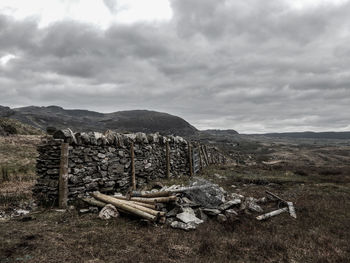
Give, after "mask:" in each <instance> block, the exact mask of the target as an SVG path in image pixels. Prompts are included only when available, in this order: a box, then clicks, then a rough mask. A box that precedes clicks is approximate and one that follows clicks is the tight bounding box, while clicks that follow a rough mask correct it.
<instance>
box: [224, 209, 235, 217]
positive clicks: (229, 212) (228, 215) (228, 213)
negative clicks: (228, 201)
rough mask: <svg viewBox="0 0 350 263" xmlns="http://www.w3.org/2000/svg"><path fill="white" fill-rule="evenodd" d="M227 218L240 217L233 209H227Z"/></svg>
mask: <svg viewBox="0 0 350 263" xmlns="http://www.w3.org/2000/svg"><path fill="white" fill-rule="evenodd" d="M225 215H226V217H232V216H238V213H237V212H236V211H235V210H233V209H227V210H226V211H225Z"/></svg>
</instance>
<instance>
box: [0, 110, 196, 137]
mask: <svg viewBox="0 0 350 263" xmlns="http://www.w3.org/2000/svg"><path fill="white" fill-rule="evenodd" d="M0 117H7V118H10V119H15V120H18V121H20V122H22V123H25V124H28V125H31V126H33V127H35V128H39V129H41V130H46V129H47V128H49V127H55V128H57V129H63V128H72V129H73V130H74V131H101V132H103V131H105V130H108V129H111V130H116V131H120V132H146V133H149V132H160V133H162V134H175V135H182V136H184V135H192V134H195V133H196V132H197V131H198V130H197V129H196V128H195V127H194V126H192V125H191V124H190V123H188V122H187V121H185V120H184V119H182V118H180V117H178V116H174V115H171V114H168V113H163V112H157V111H150V110H128V111H118V112H112V113H100V112H95V111H90V110H82V109H64V108H62V107H60V106H55V105H51V106H27V107H20V108H12V109H11V108H9V107H5V106H0Z"/></svg>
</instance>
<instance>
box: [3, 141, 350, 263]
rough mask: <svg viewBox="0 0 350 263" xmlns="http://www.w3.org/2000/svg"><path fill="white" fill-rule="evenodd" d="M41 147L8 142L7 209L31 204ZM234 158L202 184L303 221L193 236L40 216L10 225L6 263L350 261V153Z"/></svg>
mask: <svg viewBox="0 0 350 263" xmlns="http://www.w3.org/2000/svg"><path fill="white" fill-rule="evenodd" d="M0 138H1V137H0ZM39 141H40V138H39V137H32V136H29V137H28V136H19V137H9V138H7V139H4V138H1V140H0V143H1V144H0V147H1V148H0V154H1V162H0V164H1V165H2V166H5V165H6V166H7V167H8V169H9V170H10V171H11V172H10V173H9V175H10V176H9V177H10V178H9V180H7V181H5V182H1V183H0V185H1V189H6V191H4V190H1V192H0V194H1V198H0V210H1V209H3V210H9V209H12V208H13V207H15V206H20V205H21V203H23V202H28V201H29V200H30V187H31V185H32V184H33V179H35V174H34V170H33V169H34V168H33V167H34V164H35V156H36V154H35V144H37V143H39ZM232 154H236V155H238V154H239V156H240V160H239V162H238V164H237V165H235V164H231V165H227V166H222V167H210V168H209V169H207V170H205V171H204V172H203V173H202V174H201V175H200V176H202V177H205V178H208V179H210V180H212V181H214V182H216V183H218V184H219V185H221V186H222V187H224V188H225V189H226V190H227V191H230V192H235V193H240V194H243V195H245V196H253V197H257V198H258V197H263V196H265V190H270V191H272V192H274V193H276V194H278V195H279V196H281V197H282V198H284V199H285V200H289V201H293V202H294V204H295V206H296V212H297V216H298V218H297V219H293V218H291V217H290V216H289V215H288V213H284V214H281V215H279V216H276V217H274V218H271V219H269V220H267V221H264V222H260V221H257V220H256V219H255V217H256V215H257V214H245V213H241V214H240V215H239V216H238V217H237V218H236V219H234V220H230V221H229V222H225V223H219V222H217V221H216V220H215V219H212V220H210V221H209V222H207V223H204V224H202V225H200V226H199V227H198V229H197V230H195V231H192V232H184V231H181V230H174V229H171V228H170V227H168V226H166V225H158V226H154V225H144V224H142V223H141V222H140V221H139V220H137V219H131V218H128V217H121V218H118V219H116V220H111V221H102V220H100V219H98V218H97V216H96V214H84V215H79V214H78V213H77V211H76V210H71V211H68V212H65V213H63V212H58V211H56V210H55V209H39V210H37V211H36V212H34V213H33V214H31V215H29V216H25V217H18V218H14V219H11V220H8V221H0V236H1V239H0V262H91V263H92V262H96V263H97V262H349V258H350V245H349V243H350V242H349V241H350V231H348V226H350V161H349V159H350V146H349V145H348V144H346V143H344V144H338V143H337V144H330V143H329V142H327V144H322V145H319V144H316V145H314V144H305V143H300V144H298V143H295V142H294V143H289V142H287V143H286V142H283V143H282V142H281V143H280V142H279V143H275V142H273V143H272V142H266V141H265V142H260V143H255V144H254V143H252V142H250V143H241V144H240V146H239V148H237V147H235V148H233V149H232ZM14 164H16V165H14ZM19 167H23V168H21V169H19ZM187 180H188V179H186V178H182V179H181V180H179V179H177V180H171V181H168V182H166V181H164V182H163V183H166V184H171V183H175V182H176V183H186V181H187ZM23 193H24V194H23Z"/></svg>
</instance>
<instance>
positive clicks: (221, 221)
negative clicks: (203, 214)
mask: <svg viewBox="0 0 350 263" xmlns="http://www.w3.org/2000/svg"><path fill="white" fill-rule="evenodd" d="M216 219H217V220H218V221H219V222H220V223H224V222H226V221H227V217H226V216H225V215H223V214H218V215H217V216H216Z"/></svg>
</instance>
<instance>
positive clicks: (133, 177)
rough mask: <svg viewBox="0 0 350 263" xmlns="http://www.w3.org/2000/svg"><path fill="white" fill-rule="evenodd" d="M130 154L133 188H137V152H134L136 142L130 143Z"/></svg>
mask: <svg viewBox="0 0 350 263" xmlns="http://www.w3.org/2000/svg"><path fill="white" fill-rule="evenodd" d="M130 156H131V181H132V190H134V191H135V190H136V176H135V153H134V143H133V142H131V145H130Z"/></svg>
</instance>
